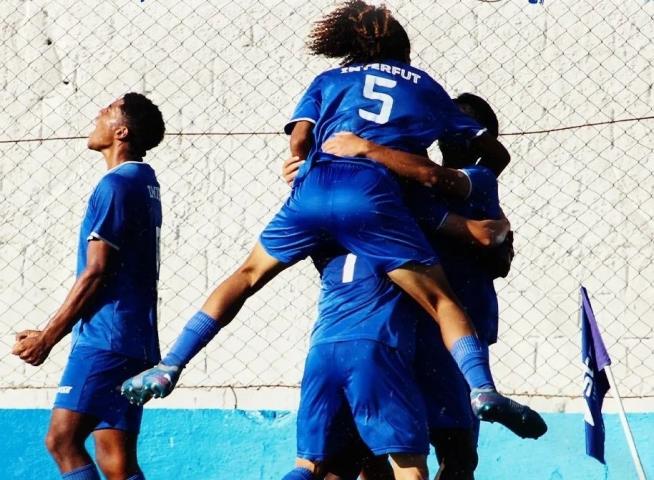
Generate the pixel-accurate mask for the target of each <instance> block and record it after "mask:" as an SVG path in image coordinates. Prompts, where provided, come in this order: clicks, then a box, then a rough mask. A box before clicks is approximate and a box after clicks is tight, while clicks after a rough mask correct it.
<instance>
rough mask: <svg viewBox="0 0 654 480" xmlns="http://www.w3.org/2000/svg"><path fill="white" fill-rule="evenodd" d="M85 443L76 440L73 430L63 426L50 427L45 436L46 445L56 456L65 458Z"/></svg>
mask: <svg viewBox="0 0 654 480" xmlns="http://www.w3.org/2000/svg"><path fill="white" fill-rule="evenodd" d="M82 446H83V443H82V442H81V441H76V440H75V437H74V435H73V434H72V432H68V431H66V430H65V429H61V428H50V430H48V433H47V435H46V436H45V447H46V448H47V449H48V452H50V455H52V456H53V457H55V458H63V457H66V456H67V455H69V454H71V453H74V452H76V451H77V450H79V447H82Z"/></svg>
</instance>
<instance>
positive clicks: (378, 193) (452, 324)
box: [316, 164, 547, 438]
mask: <svg viewBox="0 0 654 480" xmlns="http://www.w3.org/2000/svg"><path fill="white" fill-rule="evenodd" d="M318 168H319V167H316V169H318ZM330 170H331V171H330V172H329V175H324V177H325V178H326V179H328V180H329V181H330V186H331V187H332V190H334V191H333V192H332V208H333V217H334V218H335V219H338V221H337V222H335V223H334V224H333V225H331V227H332V231H333V233H334V235H335V236H336V238H337V240H338V241H339V243H340V244H341V245H342V246H343V247H345V248H346V249H348V250H350V251H351V252H352V253H354V254H356V255H360V256H363V257H366V258H367V259H368V260H369V261H371V262H372V263H373V264H376V265H377V266H378V268H380V269H383V270H384V271H385V272H389V277H390V278H391V280H393V281H394V282H395V283H396V284H397V285H398V286H400V287H401V288H402V289H403V290H405V291H406V292H407V293H409V295H411V296H412V297H413V298H414V299H415V300H416V301H417V302H418V303H419V304H420V305H421V306H422V307H423V308H424V309H425V310H426V311H427V312H428V313H429V314H430V315H431V316H432V317H433V318H434V320H435V321H436V322H438V323H439V325H440V326H441V331H442V335H443V340H444V342H445V345H446V346H447V348H448V350H450V352H451V354H452V356H453V357H454V359H455V360H456V362H457V365H458V366H459V368H460V369H461V371H462V373H463V374H464V376H465V378H466V381H467V382H468V384H469V385H470V387H471V390H472V393H471V404H472V406H473V409H474V411H475V414H476V415H477V416H479V418H481V419H482V420H486V421H498V422H500V423H502V424H503V425H505V426H506V427H508V428H509V429H511V430H512V431H513V432H514V433H516V434H517V435H519V436H521V437H529V438H537V437H539V436H540V435H542V434H543V433H545V431H546V430H547V427H546V425H545V422H544V421H543V419H542V418H541V417H540V415H538V414H537V413H536V412H534V411H533V410H531V409H529V408H528V407H524V406H522V405H520V404H517V403H516V402H513V401H511V400H509V399H507V398H505V397H503V396H501V395H500V394H499V393H497V392H496V391H495V387H494V383H493V379H492V376H491V372H490V367H489V362H488V353H487V351H486V350H484V349H483V348H482V345H481V343H480V342H479V339H478V338H477V336H476V334H475V330H474V328H473V326H472V323H471V322H470V319H469V318H468V316H467V315H466V314H465V312H464V311H463V309H462V308H461V306H460V305H459V303H458V301H457V300H456V297H455V296H454V294H453V293H452V292H451V290H450V287H449V285H448V283H447V280H446V278H445V275H444V273H443V270H442V268H441V267H439V266H438V265H437V263H438V258H437V257H436V255H435V254H434V252H433V250H432V249H431V247H430V246H429V243H428V242H427V239H426V238H425V236H424V234H423V233H422V231H421V230H420V228H419V227H418V225H417V223H416V222H415V220H414V219H413V217H412V215H411V213H410V212H409V210H408V209H407V207H406V205H405V204H404V203H403V201H402V200H401V192H400V189H399V186H398V184H397V182H396V181H395V180H394V179H393V178H392V177H391V176H390V174H388V172H387V171H385V170H383V169H379V168H376V167H375V166H374V165H366V166H362V165H354V164H352V165H342V166H341V165H337V166H331V167H330ZM339 177H340V178H341V181H340V182H337V181H335V180H337V179H338V178H339Z"/></svg>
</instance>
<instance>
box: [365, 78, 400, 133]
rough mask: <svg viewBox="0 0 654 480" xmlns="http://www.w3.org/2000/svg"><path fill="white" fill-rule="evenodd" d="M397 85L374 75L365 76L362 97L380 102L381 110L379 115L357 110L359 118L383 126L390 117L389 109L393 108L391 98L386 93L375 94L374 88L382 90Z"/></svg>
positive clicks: (393, 81)
mask: <svg viewBox="0 0 654 480" xmlns="http://www.w3.org/2000/svg"><path fill="white" fill-rule="evenodd" d="M395 85H397V82H396V81H395V80H390V79H388V78H384V77H378V76H376V75H366V83H365V85H364V86H363V96H364V97H365V98H369V99H370V100H380V101H381V102H382V106H381V110H380V111H379V113H373V112H369V111H368V110H364V109H363V108H360V109H359V116H360V117H361V118H363V119H364V120H369V121H371V122H375V123H379V124H384V123H386V122H388V119H389V118H390V117H391V109H392V108H393V97H391V96H390V95H389V94H388V93H382V92H376V91H375V86H380V87H383V88H394V87H395Z"/></svg>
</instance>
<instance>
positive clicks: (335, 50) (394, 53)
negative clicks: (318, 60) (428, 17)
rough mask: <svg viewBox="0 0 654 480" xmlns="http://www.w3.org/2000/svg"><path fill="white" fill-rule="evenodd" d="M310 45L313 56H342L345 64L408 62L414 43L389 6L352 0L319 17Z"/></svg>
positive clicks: (312, 31)
mask: <svg viewBox="0 0 654 480" xmlns="http://www.w3.org/2000/svg"><path fill="white" fill-rule="evenodd" d="M307 47H308V49H309V51H310V52H311V53H312V54H313V55H324V56H325V57H328V58H341V59H342V60H341V65H348V64H351V63H371V62H379V61H382V60H399V61H402V62H407V61H408V54H409V51H410V50H411V42H410V41H409V36H408V35H407V33H406V31H405V30H404V28H403V27H402V25H400V23H399V22H398V21H397V20H396V19H395V18H394V17H393V15H391V12H390V11H389V10H388V9H387V8H386V7H385V6H383V5H382V6H375V5H368V4H367V3H366V2H363V1H361V0H349V1H347V2H345V3H343V4H342V5H341V6H339V7H337V8H336V10H334V11H332V12H331V13H328V14H327V15H325V16H324V17H323V18H321V19H320V20H318V21H317V22H316V23H315V24H314V26H313V29H312V30H311V33H310V34H309V39H308V41H307Z"/></svg>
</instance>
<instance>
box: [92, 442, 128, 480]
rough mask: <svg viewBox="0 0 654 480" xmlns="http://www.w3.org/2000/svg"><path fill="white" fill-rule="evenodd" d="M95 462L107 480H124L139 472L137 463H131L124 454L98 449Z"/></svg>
mask: <svg viewBox="0 0 654 480" xmlns="http://www.w3.org/2000/svg"><path fill="white" fill-rule="evenodd" d="M95 461H96V463H97V465H98V467H99V468H100V470H101V471H102V473H103V474H104V476H105V477H106V478H107V480H123V479H125V478H128V477H129V476H130V475H131V474H134V472H137V471H138V465H136V462H135V461H130V459H129V458H127V457H126V456H125V455H124V454H123V453H122V452H117V451H116V450H110V451H107V450H104V449H102V448H97V446H96V452H95Z"/></svg>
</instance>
